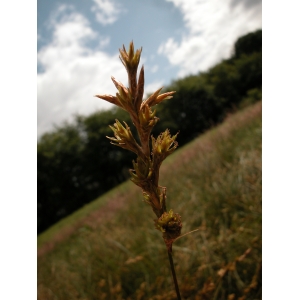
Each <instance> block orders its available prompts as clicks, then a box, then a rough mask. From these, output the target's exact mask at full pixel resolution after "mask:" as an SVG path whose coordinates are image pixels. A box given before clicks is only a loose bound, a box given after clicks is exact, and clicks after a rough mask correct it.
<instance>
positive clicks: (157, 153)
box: [96, 42, 182, 299]
mask: <svg viewBox="0 0 300 300" xmlns="http://www.w3.org/2000/svg"><path fill="white" fill-rule="evenodd" d="M141 52H142V49H138V50H136V51H134V45H133V42H131V43H130V45H129V50H128V52H127V51H126V49H125V47H124V46H123V48H122V49H120V60H121V62H122V63H123V65H124V66H125V68H126V71H127V74H128V85H129V87H128V88H127V87H125V86H124V85H123V84H122V83H121V82H119V81H117V80H116V79H115V78H114V77H112V81H113V83H114V85H115V86H116V88H117V90H118V92H117V93H116V95H115V96H112V95H96V97H98V98H100V99H103V100H106V101H108V102H110V103H113V104H115V105H117V106H119V107H120V108H122V109H124V110H125V111H127V112H128V113H129V115H130V118H131V120H132V123H133V125H134V126H135V128H136V130H137V134H138V137H139V141H137V140H136V139H135V138H134V136H133V134H132V132H131V129H130V127H129V126H128V124H126V123H125V122H124V125H123V124H122V123H121V122H120V121H119V120H116V122H115V124H114V125H113V126H110V128H111V129H112V131H113V132H114V137H108V138H109V139H110V140H111V143H112V144H113V145H116V146H119V147H121V148H124V149H127V150H129V151H132V152H134V153H135V154H136V155H137V158H136V160H135V161H133V169H132V170H130V174H131V180H132V181H133V183H135V184H136V185H137V186H139V187H140V188H141V189H142V191H143V197H144V201H145V202H146V203H148V204H149V205H150V206H151V207H152V210H153V212H154V213H155V215H156V217H157V219H155V227H156V228H157V229H158V230H160V231H161V232H162V236H163V239H164V241H165V244H166V246H167V250H168V256H169V260H170V265H171V271H172V275H173V279H174V284H175V288H176V292H177V297H178V299H180V294H179V290H178V285H177V280H176V274H175V269H174V265H173V259H172V254H171V253H172V244H173V242H174V241H175V239H177V238H178V237H179V236H180V234H181V228H182V222H181V217H180V215H179V214H177V213H174V212H173V210H172V209H170V210H169V211H167V208H166V197H167V196H166V188H165V187H160V186H159V185H158V182H159V169H160V166H161V164H162V162H163V161H164V160H165V159H166V158H167V156H169V155H170V154H171V153H173V152H174V150H175V149H176V148H177V146H178V144H177V142H176V137H177V134H178V133H177V134H175V135H174V136H171V134H170V132H169V130H168V129H166V130H165V131H164V132H163V133H161V134H160V135H159V136H158V137H157V138H155V137H153V136H151V131H152V129H153V127H154V126H155V124H156V123H157V121H158V118H157V117H156V116H155V114H156V111H155V110H154V111H153V110H152V109H151V107H153V106H155V105H157V104H159V103H160V102H162V101H163V100H167V99H170V98H172V95H173V94H174V93H175V92H167V93H163V94H159V93H160V91H161V89H162V88H160V89H158V90H157V91H156V92H154V93H153V94H152V95H151V96H150V97H149V98H148V99H146V100H144V101H143V94H144V67H142V68H141V70H140V73H139V76H138V77H137V72H138V65H139V61H140V56H141Z"/></svg>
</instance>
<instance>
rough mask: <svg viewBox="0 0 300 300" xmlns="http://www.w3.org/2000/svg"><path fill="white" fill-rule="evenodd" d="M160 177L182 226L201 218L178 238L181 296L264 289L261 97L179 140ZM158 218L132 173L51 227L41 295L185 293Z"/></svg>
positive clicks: (251, 295) (240, 295) (251, 294)
mask: <svg viewBox="0 0 300 300" xmlns="http://www.w3.org/2000/svg"><path fill="white" fill-rule="evenodd" d="M160 184H161V185H163V186H166V187H167V197H168V198H167V208H168V209H170V208H172V209H173V210H174V211H175V212H177V213H179V214H180V215H181V216H182V221H183V229H182V233H183V234H184V233H186V232H188V231H190V230H193V229H196V228H200V230H198V231H197V232H194V233H192V234H189V235H187V236H185V237H183V238H181V239H179V240H178V241H176V243H175V244H174V246H173V256H174V262H175V268H176V272H177V276H178V283H179V288H180V290H181V294H182V298H183V299H218V300H219V299H220V300H222V299H224V300H225V299H240V300H242V299H252V300H253V299H261V295H262V291H261V263H262V262H261V184H262V181H261V103H257V104H255V105H253V106H251V107H248V108H246V109H244V110H243V111H240V112H238V113H236V114H235V115H232V116H230V117H229V118H228V119H227V120H226V121H225V122H224V123H223V124H221V125H220V126H218V127H217V128H215V129H213V130H210V131H208V132H207V133H206V134H204V135H202V136H200V137H199V138H198V139H196V140H195V141H193V142H192V143H190V144H188V145H186V146H185V147H182V148H179V149H178V150H176V151H175V153H174V154H173V155H171V156H170V157H169V158H168V159H167V160H166V162H164V164H163V166H162V170H161V177H160ZM109 205H110V206H109ZM118 205H119V206H118ZM116 207H117V208H116ZM103 210H105V213H103ZM101 212H102V213H101ZM110 212H111V213H110ZM154 218H155V215H154V213H153V212H152V210H151V207H150V206H148V205H147V204H145V203H144V202H143V201H142V195H141V191H140V190H139V189H138V188H136V187H135V186H134V185H133V184H132V183H131V182H127V183H125V184H123V185H122V186H120V187H118V188H116V189H114V190H112V191H111V192H110V193H108V194H107V195H105V196H104V197H100V198H99V199H97V200H96V201H95V202H93V203H91V204H90V205H87V206H86V207H85V208H83V209H82V210H80V211H78V212H76V213H75V214H73V215H72V216H70V217H69V218H66V219H65V220H62V221H61V222H60V223H58V224H57V225H55V226H54V227H52V228H51V229H50V230H49V231H46V232H45V233H44V234H43V235H41V236H40V237H39V239H40V247H39V248H40V249H41V248H43V247H45V245H47V244H51V243H52V244H53V245H55V247H54V248H53V249H52V250H51V251H48V252H45V253H44V254H43V255H40V256H39V258H38V299H40V300H43V299H47V300H48V299H70V300H71V299H82V300H83V299H153V300H154V299H156V300H159V299H176V295H175V292H174V289H173V283H172V278H171V274H170V269H169V265H168V258H167V253H166V249H165V245H164V242H163V240H162V238H161V234H160V232H159V231H158V230H156V229H155V228H154V222H153V219H154ZM65 227H69V228H72V230H71V231H70V233H71V234H69V235H68V234H62V232H63V231H64V228H65ZM57 236H61V239H60V242H58V241H59V239H58V238H56V237H57Z"/></svg>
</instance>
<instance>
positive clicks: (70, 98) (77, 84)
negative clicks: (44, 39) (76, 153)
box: [37, 9, 127, 136]
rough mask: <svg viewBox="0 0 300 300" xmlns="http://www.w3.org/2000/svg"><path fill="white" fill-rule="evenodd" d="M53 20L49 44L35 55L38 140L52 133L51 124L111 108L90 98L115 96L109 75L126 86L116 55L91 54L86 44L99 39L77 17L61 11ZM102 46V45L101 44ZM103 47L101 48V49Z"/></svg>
mask: <svg viewBox="0 0 300 300" xmlns="http://www.w3.org/2000/svg"><path fill="white" fill-rule="evenodd" d="M60 13H63V15H60V14H57V15H56V16H55V18H56V19H55V20H52V26H53V38H52V41H51V42H50V43H49V44H48V45H46V46H44V47H43V48H41V49H40V51H39V52H38V65H39V66H40V67H41V69H42V70H43V72H42V73H38V75H37V97H38V104H37V108H38V136H40V135H41V134H42V133H44V132H45V131H49V130H50V129H52V124H53V123H56V124H59V123H61V122H62V121H64V120H69V121H70V120H72V115H74V114H76V113H79V114H89V113H92V112H93V111H95V110H96V109H101V108H110V107H111V104H109V103H107V102H105V101H103V100H100V99H98V98H95V97H93V96H94V95H95V94H107V93H110V94H115V92H116V89H115V86H114V85H113V83H112V82H111V81H110V77H111V75H113V76H114V77H116V78H117V79H118V80H120V81H122V82H124V83H126V82H127V76H126V71H125V69H124V67H123V66H122V64H121V63H120V61H119V58H118V53H117V52H116V53H115V54H113V55H109V54H107V53H105V52H103V51H101V48H99V49H97V50H94V51H93V50H91V49H89V48H88V47H87V46H86V42H87V41H90V40H93V39H95V38H97V39H99V40H101V39H102V44H104V45H105V44H107V43H108V42H109V40H108V39H107V38H102V37H101V36H98V35H97V33H96V32H94V31H93V30H92V29H91V27H90V26H89V23H88V21H87V20H86V19H85V18H84V17H83V16H82V15H80V14H78V13H76V12H74V11H70V10H68V14H67V9H60ZM100 44H101V42H100ZM102 46H103V45H102Z"/></svg>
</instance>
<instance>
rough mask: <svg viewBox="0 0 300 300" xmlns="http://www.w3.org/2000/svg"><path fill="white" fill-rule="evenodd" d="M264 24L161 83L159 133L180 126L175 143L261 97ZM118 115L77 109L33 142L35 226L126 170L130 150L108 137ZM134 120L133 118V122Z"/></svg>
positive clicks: (117, 178)
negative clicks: (226, 54)
mask: <svg viewBox="0 0 300 300" xmlns="http://www.w3.org/2000/svg"><path fill="white" fill-rule="evenodd" d="M261 90H262V30H257V31H255V32H252V33H249V34H247V35H244V36H242V37H240V38H239V39H238V40H237V41H236V42H235V44H234V46H233V54H232V56H231V57H230V58H229V59H226V60H223V61H222V62H220V63H218V64H217V65H215V66H214V67H212V68H211V69H209V70H208V71H207V72H201V73H199V74H197V75H190V76H187V77H185V78H183V79H179V80H174V81H173V82H172V83H171V84H170V85H169V86H167V87H166V88H164V91H176V93H175V94H174V96H173V99H171V100H169V101H165V102H163V103H161V104H160V105H159V106H158V107H157V116H158V117H159V118H160V121H159V122H158V123H157V125H156V126H155V127H154V130H153V135H154V136H157V135H158V134H159V133H160V132H163V131H164V130H165V129H166V128H169V129H170V131H171V133H172V134H175V133H176V132H178V131H180V134H179V135H178V138H177V140H178V142H179V145H181V146H182V145H184V144H185V143H187V142H189V141H191V140H193V139H194V138H195V137H197V136H198V135H199V134H201V133H203V132H204V131H205V130H207V129H209V128H210V127H212V126H214V125H216V124H218V123H220V122H221V121H222V120H223V119H224V117H225V116H226V114H227V113H228V112H230V111H232V110H233V109H237V108H239V107H242V106H246V105H249V104H251V103H254V102H255V101H258V100H261ZM115 119H119V120H124V121H125V122H126V123H128V124H130V123H131V121H130V120H129V116H128V114H127V113H126V112H125V111H123V110H122V109H120V108H117V107H114V108H112V109H110V110H107V111H98V112H95V113H93V114H91V115H89V116H81V115H77V116H76V117H75V120H74V121H73V122H72V123H64V124H62V125H60V126H57V127H56V128H55V129H54V130H53V131H51V132H48V133H45V134H44V135H42V136H41V138H40V139H39V141H38V144H37V202H38V203H37V226H38V228H37V231H38V234H39V233H41V232H43V231H44V230H46V229H47V228H48V227H50V226H51V225H53V224H54V223H56V222H57V221H59V220H60V219H61V218H63V217H65V216H67V215H69V214H71V213H72V212H74V211H75V210H77V209H79V208H80V207H82V206H83V205H85V204H87V203H89V202H91V201H92V200H94V199H95V198H97V197H98V196H99V195H101V194H103V193H105V192H107V191H108V190H110V189H111V188H113V187H115V186H116V185H118V184H120V183H121V182H123V181H125V180H127V179H128V178H129V172H128V169H129V168H131V167H132V164H131V162H132V160H133V159H134V158H135V157H134V155H133V154H132V153H131V152H129V151H123V149H120V148H118V147H114V146H113V145H111V144H110V143H109V141H108V140H107V138H106V136H113V133H112V131H111V129H110V128H109V125H112V124H113V123H114V121H115ZM131 127H133V126H131Z"/></svg>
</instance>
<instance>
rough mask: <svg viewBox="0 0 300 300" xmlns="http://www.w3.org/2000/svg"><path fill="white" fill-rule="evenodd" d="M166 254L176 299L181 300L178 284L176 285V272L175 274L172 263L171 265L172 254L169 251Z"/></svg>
mask: <svg viewBox="0 0 300 300" xmlns="http://www.w3.org/2000/svg"><path fill="white" fill-rule="evenodd" d="M167 252H168V256H169V262H170V266H171V272H172V277H173V281H174V286H175V290H176V294H177V299H178V300H181V296H180V292H179V287H178V283H177V277H176V272H175V268H174V263H173V257H172V252H170V251H169V250H168V251H167Z"/></svg>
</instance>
